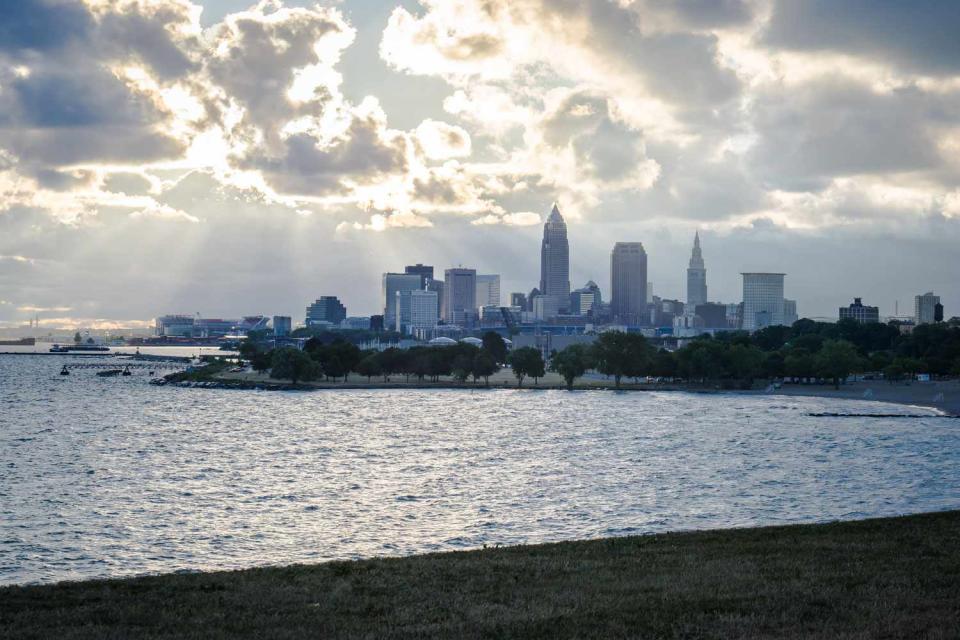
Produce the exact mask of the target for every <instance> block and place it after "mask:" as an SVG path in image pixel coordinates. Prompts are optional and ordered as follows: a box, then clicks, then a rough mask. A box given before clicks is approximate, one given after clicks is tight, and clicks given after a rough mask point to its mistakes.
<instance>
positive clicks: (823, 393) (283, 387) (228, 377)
mask: <svg viewBox="0 0 960 640" xmlns="http://www.w3.org/2000/svg"><path fill="white" fill-rule="evenodd" d="M397 377H400V376H397ZM170 384H173V385H174V386H177V385H181V386H189V387H200V388H225V389H259V390H265V391H272V390H276V391H313V390H317V391H322V390H340V389H350V390H375V389H418V390H430V389H452V390H461V391H466V390H471V391H483V390H495V389H499V390H503V389H508V390H518V389H519V390H534V391H537V390H540V391H566V390H567V388H566V385H564V384H559V383H557V382H556V381H549V380H548V381H541V383H540V384H532V383H529V382H525V383H524V386H523V387H517V384H516V381H515V380H513V379H512V378H511V379H510V380H505V379H504V378H503V376H500V377H499V378H498V379H496V380H494V379H493V378H491V382H490V384H489V385H485V384H484V383H482V382H480V383H476V384H475V383H473V382H465V383H458V382H454V381H449V380H441V381H439V382H429V381H423V382H420V381H415V380H414V381H409V382H407V381H404V380H402V379H401V380H392V381H390V382H383V381H378V380H374V381H370V382H366V381H356V380H353V381H350V382H346V383H344V382H324V381H319V382H310V383H300V384H297V385H292V384H291V383H289V382H283V381H280V380H272V379H270V378H267V377H265V376H264V377H253V376H251V374H217V375H215V376H213V377H212V378H211V379H210V380H209V381H198V382H186V383H170ZM573 391H647V392H658V391H663V392H678V391H679V392H683V393H704V394H712V393H723V394H739V395H745V396H768V397H774V396H783V397H792V398H796V397H816V398H824V399H839V400H862V401H869V402H879V403H885V404H897V405H901V406H912V407H921V408H926V409H933V410H936V411H939V412H940V413H941V414H943V416H944V417H950V418H958V417H960V381H958V380H941V381H934V382H911V383H902V382H901V383H896V384H890V383H888V382H885V381H883V380H872V381H862V382H853V383H846V384H842V385H840V389H834V388H833V386H832V385H827V384H825V385H783V386H781V387H779V388H777V389H774V390H770V391H768V390H767V389H765V388H764V389H759V388H756V389H718V388H716V387H699V386H686V385H676V384H662V385H661V384H636V383H622V384H621V387H620V388H619V389H617V388H616V387H615V386H614V384H613V380H605V379H599V378H581V379H580V380H578V382H577V383H575V384H574V386H573ZM941 395H942V397H940V396H941Z"/></svg>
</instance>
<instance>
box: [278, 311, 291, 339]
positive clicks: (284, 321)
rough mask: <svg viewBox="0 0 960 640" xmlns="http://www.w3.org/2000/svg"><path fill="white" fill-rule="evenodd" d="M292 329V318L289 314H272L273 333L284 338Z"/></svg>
mask: <svg viewBox="0 0 960 640" xmlns="http://www.w3.org/2000/svg"><path fill="white" fill-rule="evenodd" d="M292 331H293V318H291V317H290V316H273V335H274V336H275V337H277V338H285V337H286V336H288V335H290V332H292Z"/></svg>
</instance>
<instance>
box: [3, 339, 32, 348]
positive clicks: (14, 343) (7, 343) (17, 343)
mask: <svg viewBox="0 0 960 640" xmlns="http://www.w3.org/2000/svg"><path fill="white" fill-rule="evenodd" d="M35 344H37V339H36V338H20V339H19V340H0V346H3V347H32V346H34V345H35Z"/></svg>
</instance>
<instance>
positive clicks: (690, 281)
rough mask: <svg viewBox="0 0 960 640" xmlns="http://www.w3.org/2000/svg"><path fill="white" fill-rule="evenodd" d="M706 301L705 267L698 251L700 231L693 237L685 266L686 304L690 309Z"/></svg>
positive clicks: (701, 254) (701, 255)
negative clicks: (691, 250)
mask: <svg viewBox="0 0 960 640" xmlns="http://www.w3.org/2000/svg"><path fill="white" fill-rule="evenodd" d="M706 302H707V269H706V267H705V266H704V264H703V253H702V252H701V251H700V232H699V231H698V232H697V233H696V235H694V237H693V253H692V254H691V256H690V263H689V266H688V267H687V304H688V305H689V308H690V309H691V310H693V309H695V308H696V306H697V305H698V304H706Z"/></svg>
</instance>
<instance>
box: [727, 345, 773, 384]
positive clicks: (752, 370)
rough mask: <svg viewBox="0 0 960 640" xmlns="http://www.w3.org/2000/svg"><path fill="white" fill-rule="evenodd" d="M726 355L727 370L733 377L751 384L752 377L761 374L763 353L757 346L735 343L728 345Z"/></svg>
mask: <svg viewBox="0 0 960 640" xmlns="http://www.w3.org/2000/svg"><path fill="white" fill-rule="evenodd" d="M727 355H728V360H729V366H728V370H729V372H730V374H732V375H733V377H734V378H736V379H738V380H742V381H744V383H746V384H747V385H752V384H753V380H754V378H757V377H759V376H762V375H763V364H764V354H763V352H762V351H760V349H758V348H757V347H754V346H749V347H745V346H743V345H740V344H736V345H733V346H732V347H730V350H729V352H728V354H727Z"/></svg>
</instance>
